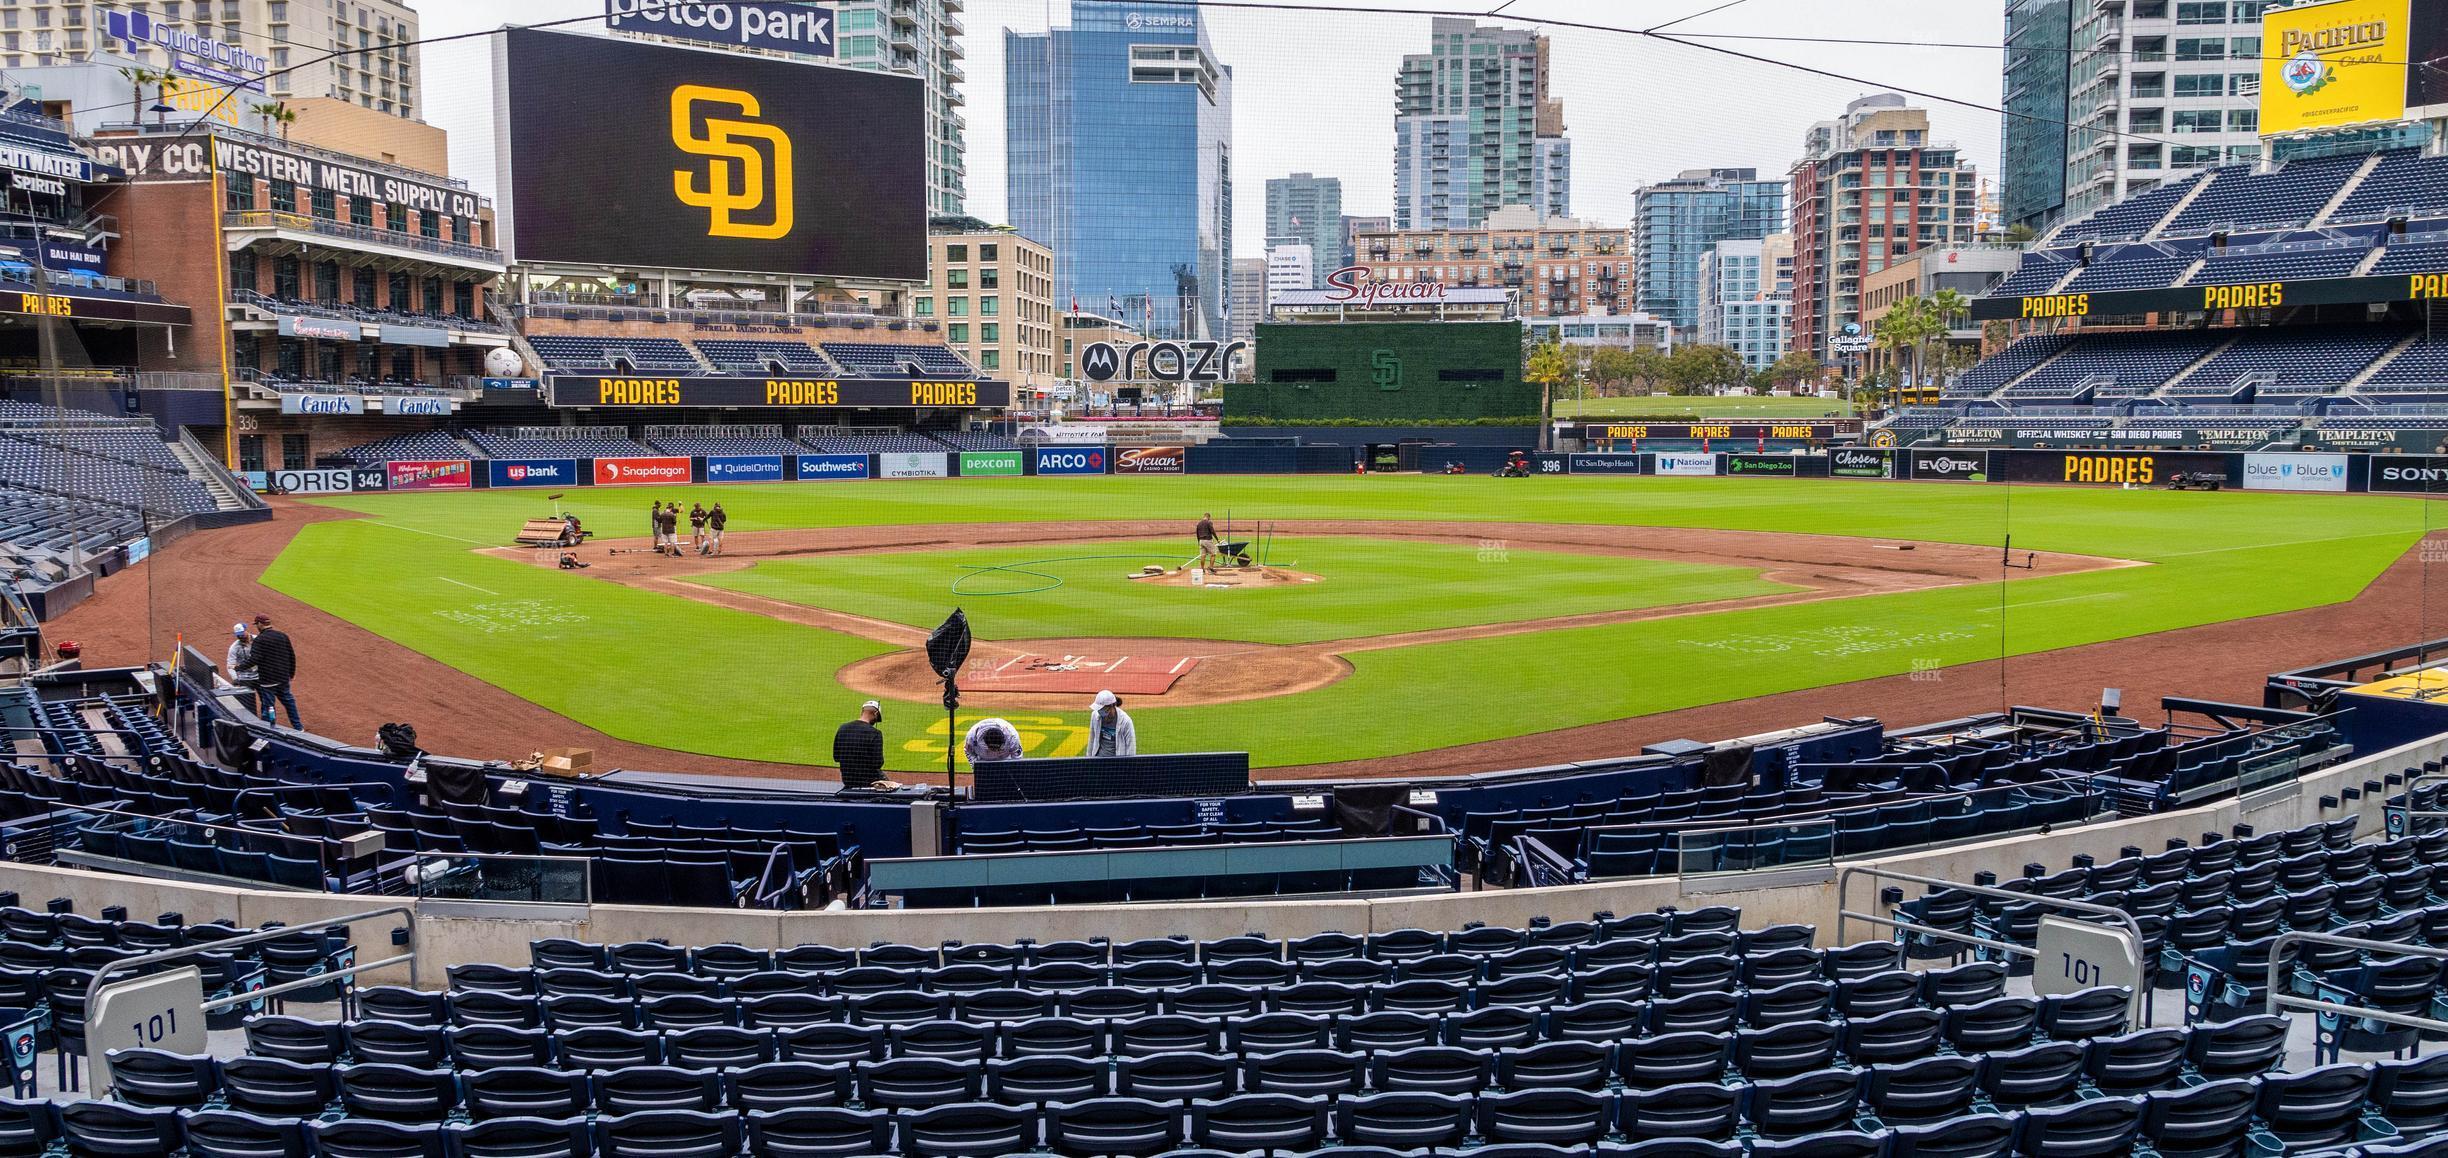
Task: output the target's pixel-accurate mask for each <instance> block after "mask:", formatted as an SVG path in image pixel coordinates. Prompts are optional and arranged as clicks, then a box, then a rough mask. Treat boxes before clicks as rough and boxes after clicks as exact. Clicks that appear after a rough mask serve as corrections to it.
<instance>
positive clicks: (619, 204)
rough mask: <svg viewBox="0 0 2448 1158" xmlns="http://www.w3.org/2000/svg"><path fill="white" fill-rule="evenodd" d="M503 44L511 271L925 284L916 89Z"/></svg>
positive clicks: (583, 41)
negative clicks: (597, 268) (586, 268)
mask: <svg viewBox="0 0 2448 1158" xmlns="http://www.w3.org/2000/svg"><path fill="white" fill-rule="evenodd" d="M607 11H608V12H611V13H614V14H615V15H614V16H612V17H608V19H611V20H612V21H613V23H614V24H615V25H616V26H620V27H632V28H636V29H638V30H640V31H649V32H657V33H666V34H670V33H675V32H688V31H689V30H688V29H687V27H686V25H687V24H688V22H689V21H691V20H695V21H698V22H699V24H698V26H697V27H696V28H695V30H694V32H695V33H698V34H707V35H705V36H704V37H703V38H705V39H715V40H719V41H721V42H722V43H725V44H726V45H731V44H738V43H740V42H741V40H740V38H741V37H743V36H746V35H748V34H749V33H750V32H751V31H752V26H753V28H754V29H755V30H762V31H764V32H768V33H770V32H773V31H775V30H776V28H777V26H778V27H779V28H780V30H781V31H783V32H784V33H786V34H794V35H800V34H810V33H811V32H812V30H814V29H815V28H816V25H818V24H821V25H822V26H823V28H822V31H823V33H824V38H825V39H827V40H829V39H830V36H831V21H832V14H831V12H830V11H829V10H827V9H822V8H816V7H813V6H809V5H803V4H793V3H786V2H782V0H747V2H745V3H738V2H730V0H721V2H717V0H687V2H674V0H608V6H607ZM623 11H626V12H627V13H628V14H627V15H618V14H619V13H621V12H623ZM725 22H727V23H728V27H727V28H725V27H722V25H723V24H724V23H725ZM811 22H815V23H811ZM495 45H496V48H495V54H496V55H495V62H494V64H495V73H496V75H497V76H499V77H500V78H501V85H502V86H503V92H502V96H501V105H502V107H503V108H505V109H506V110H508V111H507V114H506V115H507V116H508V118H509V128H508V131H507V132H504V133H498V134H496V137H497V146H498V148H499V150H500V152H499V156H498V160H497V161H496V165H495V168H496V171H497V172H498V173H499V174H500V177H499V182H500V185H501V187H502V188H503V189H504V190H505V192H504V193H503V194H502V200H503V206H504V209H505V212H504V213H503V214H502V220H503V226H502V235H503V237H504V239H505V242H506V248H507V249H508V250H509V251H510V253H511V254H512V255H513V256H514V257H515V259H516V260H518V261H521V262H528V263H538V262H541V263H549V264H577V265H611V266H615V267H617V268H621V269H630V268H636V267H640V266H645V267H651V268H677V269H695V270H719V271H730V272H741V273H768V274H784V275H795V276H802V277H809V276H813V277H828V278H852V279H882V280H892V281H908V282H922V281H925V280H926V276H927V251H926V188H927V176H926V174H927V158H926V142H927V128H926V94H925V85H924V83H923V82H921V81H920V80H919V79H918V78H917V77H915V76H910V75H898V74H890V73H882V72H868V71H865V70H861V69H851V68H839V67H834V66H831V65H824V64H813V63H809V62H807V61H805V60H782V59H775V58H771V57H759V56H743V55H740V54H739V53H736V52H722V51H715V50H712V49H708V48H702V47H688V46H683V45H676V44H664V43H649V42H645V41H637V40H629V39H624V38H618V37H604V36H584V35H576V34H571V33H562V32H546V31H541V30H537V29H512V30H510V31H509V32H507V33H505V34H503V35H502V36H500V37H498V38H497V39H496V40H495ZM784 47H786V48H787V49H788V50H789V51H791V52H793V53H795V54H804V51H805V50H804V48H803V47H802V46H800V45H799V44H797V43H792V44H790V45H787V46H784ZM573 93H576V94H583V96H582V97H580V98H577V99H573V97H572V95H571V94H573Z"/></svg>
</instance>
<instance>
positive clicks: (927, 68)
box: [833, 0, 969, 217]
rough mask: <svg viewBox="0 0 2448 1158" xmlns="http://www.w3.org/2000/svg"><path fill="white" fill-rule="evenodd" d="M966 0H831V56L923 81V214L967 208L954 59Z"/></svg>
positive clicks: (959, 78) (965, 162) (964, 149)
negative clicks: (924, 145)
mask: <svg viewBox="0 0 2448 1158" xmlns="http://www.w3.org/2000/svg"><path fill="white" fill-rule="evenodd" d="M965 7H967V0H834V3H833V52H834V56H833V63H835V64H843V65H849V66H850V67H852V68H866V69H875V70H878V71H882V72H900V73H908V74H910V75H913V76H916V77H917V78H919V79H920V80H923V81H925V82H926V102H927V110H926V112H927V213H928V214H929V215H930V216H936V217H950V216H958V215H960V214H962V213H965V212H967V210H966V209H965V208H963V203H964V199H965V198H966V195H967V189H968V179H969V176H968V175H969V166H968V160H967V156H968V148H969V146H968V142H967V138H966V133H967V132H968V122H967V121H966V120H964V119H962V117H961V105H962V104H963V103H964V102H963V101H962V100H961V90H960V86H961V81H962V80H963V74H962V72H961V66H960V61H961V58H962V56H963V55H964V53H963V52H962V49H961V37H962V35H963V34H964V30H963V28H962V26H961V20H960V15H961V11H962V9H964V8H965Z"/></svg>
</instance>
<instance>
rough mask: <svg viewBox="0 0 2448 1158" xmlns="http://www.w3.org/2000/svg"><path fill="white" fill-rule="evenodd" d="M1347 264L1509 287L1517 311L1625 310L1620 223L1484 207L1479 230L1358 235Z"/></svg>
mask: <svg viewBox="0 0 2448 1158" xmlns="http://www.w3.org/2000/svg"><path fill="white" fill-rule="evenodd" d="M1353 264H1356V265H1358V266H1360V267H1361V268H1363V269H1366V270H1368V272H1369V276H1370V277H1372V278H1376V279H1379V280H1383V281H1434V282H1443V283H1444V284H1446V285H1449V286H1461V287H1466V288H1467V287H1488V286H1503V287H1506V288H1509V289H1514V290H1517V291H1519V292H1520V311H1521V313H1522V315H1523V316H1525V317H1563V316H1569V315H1606V314H1628V313H1631V312H1632V290H1631V281H1632V255H1631V252H1630V248H1629V247H1628V246H1627V245H1626V243H1625V235H1624V231H1623V230H1621V229H1610V228H1607V227H1605V226H1600V225H1593V224H1591V223H1589V222H1586V221H1575V220H1573V219H1571V218H1554V217H1541V216H1539V215H1537V214H1535V213H1532V212H1530V211H1529V210H1528V209H1524V208H1520V207H1515V208H1512V209H1507V210H1503V211H1501V212H1498V213H1495V214H1492V215H1491V216H1489V218H1488V220H1487V227H1486V228H1484V229H1467V230H1436V229H1430V230H1389V231H1386V232H1383V233H1364V234H1361V235H1360V254H1359V260H1357V261H1356V262H1354V263H1353Z"/></svg>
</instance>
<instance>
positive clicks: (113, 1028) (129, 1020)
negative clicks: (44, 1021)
mask: <svg viewBox="0 0 2448 1158" xmlns="http://www.w3.org/2000/svg"><path fill="white" fill-rule="evenodd" d="M114 1049H160V1050H168V1051H170V1052H171V1053H203V1052H204V975H203V974H202V973H201V972H198V971H197V970H196V968H195V967H194V966H192V965H191V966H188V967H186V968H184V969H171V970H167V971H165V972H161V973H156V974H154V975H152V976H150V977H138V978H134V979H132V980H128V981H114V982H112V983H111V984H109V985H106V986H103V987H102V992H101V993H99V994H97V995H95V997H94V1003H93V1008H92V1009H89V1010H87V1011H86V1013H85V1056H86V1061H87V1064H89V1065H91V1066H93V1072H94V1088H95V1089H97V1090H102V1089H108V1088H110V1062H109V1060H108V1057H109V1054H110V1051H112V1050H114Z"/></svg>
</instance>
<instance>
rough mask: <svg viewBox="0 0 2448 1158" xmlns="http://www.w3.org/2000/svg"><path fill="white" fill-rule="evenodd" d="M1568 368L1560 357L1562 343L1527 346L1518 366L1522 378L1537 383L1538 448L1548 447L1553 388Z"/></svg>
mask: <svg viewBox="0 0 2448 1158" xmlns="http://www.w3.org/2000/svg"><path fill="white" fill-rule="evenodd" d="M1571 373H1572V367H1571V364H1570V363H1568V362H1567V361H1566V360H1565V358H1564V345H1563V343H1562V342H1541V343H1539V344H1538V345H1536V346H1532V347H1531V348H1530V357H1529V359H1528V360H1527V361H1526V362H1525V363H1524V365H1523V367H1522V380H1523V381H1527V382H1536V383H1538V385H1539V449H1541V450H1547V449H1550V446H1549V443H1548V439H1549V438H1552V437H1553V436H1554V432H1555V421H1554V419H1555V387H1556V383H1558V382H1561V381H1563V380H1564V379H1565V378H1566V377H1568V376H1569V375H1571Z"/></svg>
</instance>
